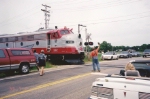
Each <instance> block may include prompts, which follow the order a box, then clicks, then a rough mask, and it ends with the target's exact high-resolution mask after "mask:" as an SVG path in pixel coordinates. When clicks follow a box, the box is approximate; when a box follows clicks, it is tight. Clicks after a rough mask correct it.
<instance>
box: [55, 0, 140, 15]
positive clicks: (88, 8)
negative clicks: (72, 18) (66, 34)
mask: <svg viewBox="0 0 150 99" xmlns="http://www.w3.org/2000/svg"><path fill="white" fill-rule="evenodd" d="M139 1H142V0H136V1H131V2H126V3H119V4H116V5H113V6H105V7H99V6H100V5H99V6H98V5H97V6H96V7H95V6H94V7H89V6H84V7H80V8H79V9H70V8H64V9H63V10H65V11H66V12H67V11H68V12H75V11H84V10H99V9H103V8H109V7H114V6H120V5H125V4H130V3H133V2H139ZM54 10H56V11H57V10H62V8H61V9H54Z"/></svg>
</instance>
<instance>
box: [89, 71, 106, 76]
mask: <svg viewBox="0 0 150 99" xmlns="http://www.w3.org/2000/svg"><path fill="white" fill-rule="evenodd" d="M91 74H92V75H104V76H106V75H108V74H106V73H99V72H93V73H91Z"/></svg>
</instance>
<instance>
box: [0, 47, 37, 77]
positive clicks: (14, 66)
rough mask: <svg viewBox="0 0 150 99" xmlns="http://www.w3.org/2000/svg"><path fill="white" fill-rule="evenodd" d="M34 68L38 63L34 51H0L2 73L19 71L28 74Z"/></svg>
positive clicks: (11, 49)
mask: <svg viewBox="0 0 150 99" xmlns="http://www.w3.org/2000/svg"><path fill="white" fill-rule="evenodd" d="M34 66H36V62H35V56H34V54H33V52H32V50H30V49H26V48H6V49H0V72H3V71H19V72H21V73H23V74H26V73H29V70H30V68H31V67H34Z"/></svg>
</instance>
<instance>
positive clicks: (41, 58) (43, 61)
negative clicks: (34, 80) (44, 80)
mask: <svg viewBox="0 0 150 99" xmlns="http://www.w3.org/2000/svg"><path fill="white" fill-rule="evenodd" d="M38 62H39V63H38V64H39V68H40V76H43V74H44V67H45V66H46V56H45V54H44V50H41V53H40V54H39V55H38Z"/></svg>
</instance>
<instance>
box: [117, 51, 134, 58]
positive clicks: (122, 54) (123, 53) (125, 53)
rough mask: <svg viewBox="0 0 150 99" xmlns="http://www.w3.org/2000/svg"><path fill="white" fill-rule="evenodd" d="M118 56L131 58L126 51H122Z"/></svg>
mask: <svg viewBox="0 0 150 99" xmlns="http://www.w3.org/2000/svg"><path fill="white" fill-rule="evenodd" d="M118 55H119V58H132V54H131V53H130V52H128V51H122V52H120V54H118Z"/></svg>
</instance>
